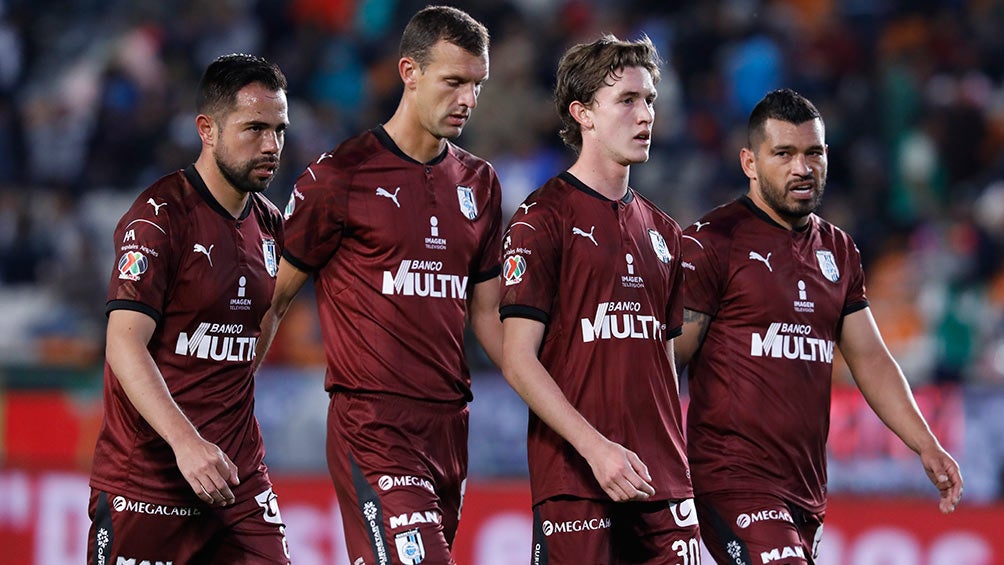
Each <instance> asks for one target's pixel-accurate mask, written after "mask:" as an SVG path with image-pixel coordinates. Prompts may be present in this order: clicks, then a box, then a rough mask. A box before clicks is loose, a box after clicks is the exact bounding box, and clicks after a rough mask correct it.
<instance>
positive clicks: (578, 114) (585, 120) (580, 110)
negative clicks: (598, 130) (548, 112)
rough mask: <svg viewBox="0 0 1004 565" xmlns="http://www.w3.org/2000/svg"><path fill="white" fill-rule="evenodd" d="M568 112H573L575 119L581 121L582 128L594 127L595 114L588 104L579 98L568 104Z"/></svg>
mask: <svg viewBox="0 0 1004 565" xmlns="http://www.w3.org/2000/svg"><path fill="white" fill-rule="evenodd" d="M568 113H569V114H571V116H572V119H573V120H575V121H577V122H579V125H580V126H581V127H582V129H584V130H585V129H592V127H593V116H592V114H591V113H590V112H589V107H588V106H586V105H585V104H583V103H582V102H579V101H578V100H574V101H572V103H571V104H569V105H568Z"/></svg>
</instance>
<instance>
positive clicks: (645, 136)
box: [634, 131, 652, 145]
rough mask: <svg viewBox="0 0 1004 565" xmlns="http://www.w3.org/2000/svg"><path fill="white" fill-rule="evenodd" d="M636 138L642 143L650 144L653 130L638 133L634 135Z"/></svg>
mask: <svg viewBox="0 0 1004 565" xmlns="http://www.w3.org/2000/svg"><path fill="white" fill-rule="evenodd" d="M634 139H635V141H639V142H641V143H644V144H645V145H649V144H650V143H652V132H650V131H643V132H641V133H639V134H638V135H636V136H634Z"/></svg>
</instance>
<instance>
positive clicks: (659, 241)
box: [648, 229, 673, 263]
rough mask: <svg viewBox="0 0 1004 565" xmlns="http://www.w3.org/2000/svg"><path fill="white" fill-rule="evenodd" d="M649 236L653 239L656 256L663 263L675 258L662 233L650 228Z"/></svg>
mask: <svg viewBox="0 0 1004 565" xmlns="http://www.w3.org/2000/svg"><path fill="white" fill-rule="evenodd" d="M648 238H649V239H650V240H651V241H652V249H654V250H655V256H656V257H658V258H659V260H660V261H662V262H663V263H669V262H670V260H672V259H673V256H672V255H670V253H669V247H668V246H667V245H666V240H665V239H663V238H662V234H661V233H659V232H657V231H655V230H653V229H650V230H648Z"/></svg>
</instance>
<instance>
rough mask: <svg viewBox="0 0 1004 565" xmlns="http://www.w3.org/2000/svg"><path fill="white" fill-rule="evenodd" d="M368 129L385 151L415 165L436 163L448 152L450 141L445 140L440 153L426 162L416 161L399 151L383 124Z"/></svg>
mask: <svg viewBox="0 0 1004 565" xmlns="http://www.w3.org/2000/svg"><path fill="white" fill-rule="evenodd" d="M370 131H371V132H373V135H375V136H376V138H377V140H379V141H380V145H383V146H384V147H385V148H386V149H387V151H390V152H391V153H393V154H395V155H397V156H398V157H400V158H402V159H404V160H405V161H408V162H409V163H415V164H416V165H437V164H439V163H440V162H441V161H442V160H443V159H445V158H446V154H447V153H449V152H450V142H446V147H443V152H442V153H440V154H439V155H436V157H435V158H434V159H433V160H431V161H429V162H428V163H419V162H418V161H416V160H414V159H412V158H411V157H409V156H408V155H407V154H405V152H404V151H401V148H400V147H398V146H397V144H396V143H394V140H393V139H391V137H390V134H388V133H387V130H385V129H383V125H379V126H377V127H375V128H373V129H371V130H370Z"/></svg>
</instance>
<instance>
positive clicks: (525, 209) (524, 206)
mask: <svg viewBox="0 0 1004 565" xmlns="http://www.w3.org/2000/svg"><path fill="white" fill-rule="evenodd" d="M536 205H537V203H536V202H531V203H529V204H520V205H519V207H520V208H522V209H523V213H524V214H529V213H530V208H533V207H534V206H536Z"/></svg>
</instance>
